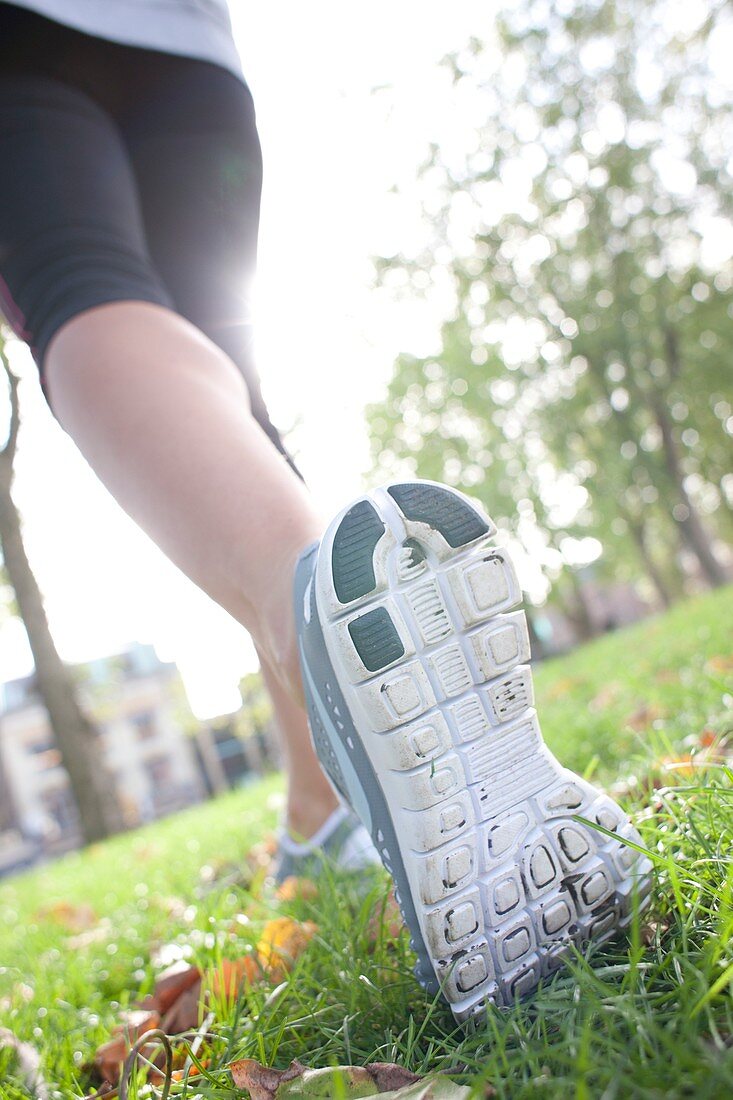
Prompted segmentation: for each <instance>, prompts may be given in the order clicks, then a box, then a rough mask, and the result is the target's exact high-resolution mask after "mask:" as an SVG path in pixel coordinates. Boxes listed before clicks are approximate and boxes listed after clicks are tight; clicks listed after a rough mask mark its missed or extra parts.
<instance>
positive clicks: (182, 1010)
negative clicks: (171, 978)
mask: <svg viewBox="0 0 733 1100" xmlns="http://www.w3.org/2000/svg"><path fill="white" fill-rule="evenodd" d="M200 1003H201V978H200V977H197V978H196V981H195V982H194V983H193V985H190V986H189V987H188V988H187V989H186V990H184V991H183V993H181V994H179V996H178V997H177V998H176V999H175V1001H174V1002H173V1004H172V1005H171V1006H170V1008H169V1009H168V1011H167V1012H166V1014H165V1016H164V1017H163V1019H162V1020H161V1022H160V1026H161V1030H163V1031H165V1032H166V1034H168V1035H180V1033H181V1032H182V1031H190V1030H191V1028H194V1027H196V1026H197V1024H198V1022H199V1016H200V1014H201V1012H200V1007H199V1006H200Z"/></svg>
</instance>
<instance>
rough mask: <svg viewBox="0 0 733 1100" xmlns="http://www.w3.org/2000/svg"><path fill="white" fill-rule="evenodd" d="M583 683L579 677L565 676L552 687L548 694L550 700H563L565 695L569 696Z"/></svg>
mask: <svg viewBox="0 0 733 1100" xmlns="http://www.w3.org/2000/svg"><path fill="white" fill-rule="evenodd" d="M581 683H582V681H581V680H579V679H578V678H577V677H571V676H565V677H563V679H561V680H557V681H556V683H554V684H553V685H552V687H551V688H550V690H549V691H548V693H547V698H548V699H561V698H562V696H563V695H567V693H568V692H569V691H572V690H573V688H576V687H578V686H579V685H580V684H581Z"/></svg>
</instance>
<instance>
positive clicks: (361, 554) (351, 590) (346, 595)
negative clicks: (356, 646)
mask: <svg viewBox="0 0 733 1100" xmlns="http://www.w3.org/2000/svg"><path fill="white" fill-rule="evenodd" d="M383 534H384V523H383V522H382V520H381V519H380V518H379V515H378V514H377V511H376V509H375V508H374V507H373V506H372V505H371V504H370V503H369V501H368V500H360V501H359V502H358V504H355V505H354V506H353V508H349V510H348V512H347V513H346V515H345V516H344V518H343V519H342V520H341V523H340V524H339V528H338V531H337V532H336V536H335V538H334V540H333V551H332V554H331V569H332V572H333V586H334V588H335V590H336V595H337V596H338V599H339V601H340V602H341V603H351V602H352V600H358V599H360V598H361V597H362V596H366V595H367V593H368V592H372V591H373V590H374V589H375V588H376V585H377V582H376V578H375V576H374V549H375V547H376V545H377V543H378V542H379V540H380V538H381V537H382V535H383Z"/></svg>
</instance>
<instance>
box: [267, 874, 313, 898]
mask: <svg viewBox="0 0 733 1100" xmlns="http://www.w3.org/2000/svg"><path fill="white" fill-rule="evenodd" d="M275 893H276V894H277V896H278V898H279V899H280V901H313V900H314V899H315V898H317V897H318V887H317V886H316V884H315V882H313V881H312V880H311V879H309V878H296V876H295V875H289V876H288V877H287V878H286V879H284V880H283V882H281V883H280V885H279V886H278V888H277V890H276V891H275Z"/></svg>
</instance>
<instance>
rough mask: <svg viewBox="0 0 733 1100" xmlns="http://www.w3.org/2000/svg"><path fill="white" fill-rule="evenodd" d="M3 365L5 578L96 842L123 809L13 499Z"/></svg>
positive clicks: (14, 438) (89, 835) (84, 821)
mask: <svg viewBox="0 0 733 1100" xmlns="http://www.w3.org/2000/svg"><path fill="white" fill-rule="evenodd" d="M0 361H1V362H2V367H3V370H4V374H5V377H6V378H7V382H8V386H9V395H10V421H9V429H8V436H7V440H6V442H5V445H4V447H3V448H2V450H0V548H1V549H2V555H3V561H4V567H5V574H6V575H7V578H8V580H9V582H10V586H11V588H12V591H13V595H14V598H15V603H16V605H17V609H18V612H19V614H20V616H21V618H22V620H23V624H24V626H25V629H26V632H27V634H28V641H29V643H30V647H31V652H32V654H33V661H34V664H35V677H36V683H37V686H38V691H39V693H40V696H41V699H42V701H43V705H44V707H45V708H46V711H47V713H48V719H49V722H50V724H51V728H52V730H53V733H54V736H55V738H56V742H57V745H58V748H59V751H60V753H61V759H62V763H63V765H64V768H65V769H66V771H67V773H68V776H69V781H70V783H71V789H72V791H73V794H74V798H75V800H76V804H77V807H78V811H79V820H80V824H81V830H82V834H83V836H84V839H85V841H86V842H87V843H90V842H92V841H95V840H100V839H102V838H103V837H106V836H109V835H110V834H111V833H113V832H115V831H117V830H118V829H119V828H120V826H121V819H120V815H119V807H118V805H117V801H116V797H115V794H114V787H113V785H112V783H111V782H110V780H109V778H108V775H107V772H106V767H105V764H104V758H103V750H102V746H101V744H100V739H99V735H98V732H97V730H96V729H95V728H94V726H93V725H92V723H91V721H90V720H89V718H88V717H87V716H86V714H85V713H84V711H83V709H82V707H81V704H80V702H79V699H78V698H77V692H76V688H75V685H74V682H73V680H72V678H71V676H70V674H69V671H68V669H67V668H66V666H65V665H64V664H63V662H62V660H61V658H60V657H59V654H58V651H57V650H56V646H55V644H54V641H53V637H52V635H51V631H50V629H49V625H48V619H47V617H46V612H45V608H44V606H43V597H42V595H41V592H40V589H39V587H38V583H37V581H36V578H35V576H34V574H33V571H32V569H31V566H30V563H29V561H28V557H27V555H26V551H25V547H24V545H23V536H22V527H21V520H20V516H19V514H18V510H17V508H16V506H15V503H14V501H13V497H12V494H11V488H12V483H13V461H14V459H15V455H16V449H17V443H18V433H19V430H20V403H19V399H18V379H17V377H16V376H15V375H14V374H13V372H12V371H11V369H10V366H9V364H8V362H7V359H6V358H5V353H4V349H3V347H2V345H1V344H0Z"/></svg>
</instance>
